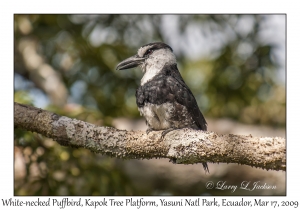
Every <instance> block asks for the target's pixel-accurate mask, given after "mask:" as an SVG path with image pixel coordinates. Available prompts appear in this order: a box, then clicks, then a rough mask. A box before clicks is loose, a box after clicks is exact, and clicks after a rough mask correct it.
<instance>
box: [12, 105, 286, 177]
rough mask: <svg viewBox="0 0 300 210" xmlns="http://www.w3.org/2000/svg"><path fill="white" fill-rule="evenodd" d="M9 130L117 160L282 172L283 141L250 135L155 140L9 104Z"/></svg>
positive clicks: (180, 133) (183, 134)
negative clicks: (11, 114) (230, 165)
mask: <svg viewBox="0 0 300 210" xmlns="http://www.w3.org/2000/svg"><path fill="white" fill-rule="evenodd" d="M14 109H15V113H14V124H15V128H20V129H24V130H27V131H32V132H37V133H40V134H42V135H44V136H47V137H49V138H52V139H53V140H55V141H57V142H58V143H59V144H61V145H64V146H72V147H84V148H87V149H89V150H91V151H93V152H96V153H101V154H106V155H110V156H114V157H118V158H122V159H142V158H147V159H151V158H169V159H170V160H171V161H172V162H174V163H177V164H194V163H200V162H211V163H218V162H223V163H238V164H245V165H249V166H254V167H259V168H263V169H267V170H269V169H272V170H283V171H285V170H286V146H285V139H284V138H280V137H253V136H251V135H249V136H244V135H233V134H228V135H218V134H216V133H214V132H204V131H196V130H192V129H187V128H186V129H181V130H175V131H172V132H170V133H168V134H167V135H166V136H165V138H164V139H161V131H157V132H151V133H150V134H149V135H147V134H146V132H144V131H126V130H118V129H115V128H112V127H102V126H96V125H93V124H90V123H87V122H83V121H80V120H77V119H71V118H68V117H65V116H59V115H57V114H55V113H51V112H49V111H45V110H42V109H39V108H35V107H32V106H27V105H23V104H18V103H15V105H14Z"/></svg>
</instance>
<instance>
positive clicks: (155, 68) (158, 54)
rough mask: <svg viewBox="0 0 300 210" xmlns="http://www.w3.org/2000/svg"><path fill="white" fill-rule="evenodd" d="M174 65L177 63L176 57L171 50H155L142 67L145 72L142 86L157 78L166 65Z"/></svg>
mask: <svg viewBox="0 0 300 210" xmlns="http://www.w3.org/2000/svg"><path fill="white" fill-rule="evenodd" d="M174 63H176V57H175V55H174V54H173V53H172V52H171V51H170V50H169V49H159V50H155V51H154V52H153V53H152V54H151V55H150V56H149V58H147V60H146V61H145V63H143V64H142V66H141V68H142V71H143V72H144V76H143V78H142V80H141V85H144V84H145V83H146V82H148V81H149V80H151V79H152V78H153V77H155V76H156V75H157V74H158V73H159V72H160V71H161V70H162V69H163V68H164V66H165V65H170V64H174Z"/></svg>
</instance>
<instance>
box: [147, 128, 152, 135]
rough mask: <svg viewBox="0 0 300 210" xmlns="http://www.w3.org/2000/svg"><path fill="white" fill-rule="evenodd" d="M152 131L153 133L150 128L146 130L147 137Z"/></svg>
mask: <svg viewBox="0 0 300 210" xmlns="http://www.w3.org/2000/svg"><path fill="white" fill-rule="evenodd" d="M152 131H154V130H153V129H152V128H148V129H147V130H146V133H147V135H148V134H149V133H150V132H152Z"/></svg>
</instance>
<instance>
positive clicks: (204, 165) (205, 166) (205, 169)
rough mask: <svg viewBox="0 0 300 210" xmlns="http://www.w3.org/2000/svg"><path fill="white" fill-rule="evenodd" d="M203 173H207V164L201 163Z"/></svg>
mask: <svg viewBox="0 0 300 210" xmlns="http://www.w3.org/2000/svg"><path fill="white" fill-rule="evenodd" d="M202 165H203V168H204V171H205V173H209V170H208V165H207V163H202Z"/></svg>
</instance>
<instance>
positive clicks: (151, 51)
mask: <svg viewBox="0 0 300 210" xmlns="http://www.w3.org/2000/svg"><path fill="white" fill-rule="evenodd" d="M152 53H153V50H152V49H149V50H147V51H146V53H145V56H146V55H151V54H152Z"/></svg>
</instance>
